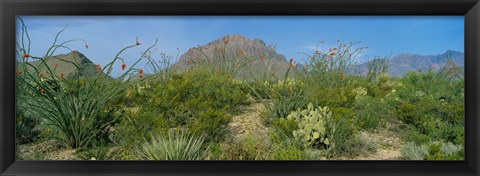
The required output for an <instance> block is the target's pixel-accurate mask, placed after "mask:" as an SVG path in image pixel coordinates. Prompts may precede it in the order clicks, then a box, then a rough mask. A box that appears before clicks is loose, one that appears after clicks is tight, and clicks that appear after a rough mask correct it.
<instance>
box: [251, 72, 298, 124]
mask: <svg viewBox="0 0 480 176" xmlns="http://www.w3.org/2000/svg"><path fill="white" fill-rule="evenodd" d="M287 74H288V71H287ZM287 74H286V75H287ZM250 88H251V91H252V92H254V95H255V96H256V97H257V98H258V99H262V98H268V100H262V102H263V103H264V105H265V108H266V112H267V116H268V117H271V118H285V117H287V116H288V114H290V112H291V111H294V110H296V109H298V108H302V107H303V106H305V93H304V84H303V83H302V82H300V81H298V80H294V79H290V78H288V77H286V78H285V79H283V80H278V81H277V82H276V83H275V84H270V83H269V82H267V81H265V82H264V83H257V84H254V87H250Z"/></svg>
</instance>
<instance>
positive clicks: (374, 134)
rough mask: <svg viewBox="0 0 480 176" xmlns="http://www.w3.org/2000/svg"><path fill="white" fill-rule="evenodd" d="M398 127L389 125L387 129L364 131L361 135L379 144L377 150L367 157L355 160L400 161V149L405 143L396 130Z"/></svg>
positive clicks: (359, 157)
mask: <svg viewBox="0 0 480 176" xmlns="http://www.w3.org/2000/svg"><path fill="white" fill-rule="evenodd" d="M395 128H396V127H395V126H394V125H392V124H388V125H387V127H386V128H385V129H382V130H378V131H376V130H374V131H362V132H360V135H361V136H362V137H363V138H364V139H367V140H370V141H372V142H374V143H376V144H377V150H376V151H375V152H373V153H369V154H367V155H363V156H358V157H356V158H354V160H399V159H400V156H401V153H400V148H401V147H402V146H403V145H404V144H405V142H404V141H403V140H402V139H401V138H400V137H399V134H398V133H396V132H395V131H396V130H394V129H395Z"/></svg>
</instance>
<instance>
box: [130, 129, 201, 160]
mask: <svg viewBox="0 0 480 176" xmlns="http://www.w3.org/2000/svg"><path fill="white" fill-rule="evenodd" d="M204 142H205V137H204V136H203V135H200V136H197V135H196V134H189V133H188V132H186V131H184V130H176V131H169V132H168V133H167V135H165V136H162V135H152V136H151V140H150V141H148V140H146V139H144V140H143V142H142V143H141V145H140V147H139V148H138V150H137V151H138V154H139V155H140V157H141V158H142V159H147V160H201V159H204V157H205V155H206V153H207V151H208V148H206V147H205V146H204Z"/></svg>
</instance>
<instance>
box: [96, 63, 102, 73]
mask: <svg viewBox="0 0 480 176" xmlns="http://www.w3.org/2000/svg"><path fill="white" fill-rule="evenodd" d="M95 66H96V67H97V70H98V72H102V67H100V65H98V64H97V65H95Z"/></svg>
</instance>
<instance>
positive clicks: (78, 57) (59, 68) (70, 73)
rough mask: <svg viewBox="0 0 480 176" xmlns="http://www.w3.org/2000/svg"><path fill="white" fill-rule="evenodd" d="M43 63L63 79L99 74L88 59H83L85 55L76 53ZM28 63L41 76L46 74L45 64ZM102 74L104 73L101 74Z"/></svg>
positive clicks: (53, 57)
mask: <svg viewBox="0 0 480 176" xmlns="http://www.w3.org/2000/svg"><path fill="white" fill-rule="evenodd" d="M62 60H63V61H62ZM45 61H46V64H47V65H48V66H49V67H50V69H52V70H53V69H54V70H55V74H56V75H60V74H62V73H63V74H64V77H65V78H73V77H77V76H80V77H93V76H96V75H98V74H99V72H98V70H97V67H96V65H95V64H94V63H93V62H92V61H91V60H90V59H88V58H87V57H85V55H83V54H82V53H80V52H78V51H72V52H70V53H67V54H60V55H56V56H51V57H48V58H46V59H45ZM68 62H74V63H77V64H78V65H79V66H80V67H81V68H82V69H81V70H78V69H77V68H76V67H75V66H74V64H72V63H68ZM30 63H31V64H32V65H34V66H35V67H36V68H37V69H38V70H40V72H41V73H42V74H44V75H46V74H47V68H46V66H45V64H43V63H42V61H40V60H35V61H31V62H30ZM55 67H56V68H55ZM29 71H30V72H32V71H33V68H31V67H30V69H29ZM102 74H105V73H103V72H102ZM109 78H110V77H109Z"/></svg>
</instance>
